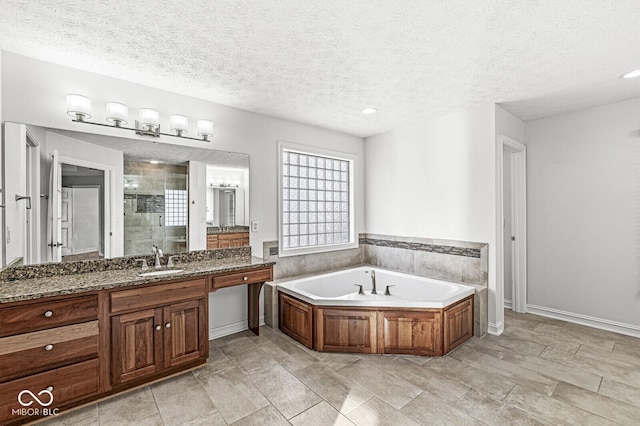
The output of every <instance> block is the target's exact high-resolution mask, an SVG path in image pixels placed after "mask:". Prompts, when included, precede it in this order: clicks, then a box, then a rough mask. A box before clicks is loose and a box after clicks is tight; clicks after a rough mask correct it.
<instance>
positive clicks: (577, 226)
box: [527, 99, 640, 335]
mask: <svg viewBox="0 0 640 426" xmlns="http://www.w3.org/2000/svg"><path fill="white" fill-rule="evenodd" d="M527 150H528V164H527V168H528V181H527V183H528V196H529V199H528V209H527V213H528V225H529V226H528V237H529V240H528V241H529V245H528V251H529V259H528V262H529V274H528V282H529V291H528V303H529V305H535V306H537V307H541V308H544V309H547V310H548V309H553V310H557V311H561V313H568V314H569V315H573V314H576V315H580V316H588V317H594V318H595V319H596V322H598V321H597V319H603V320H605V321H613V322H619V323H624V324H628V325H631V326H632V327H635V332H636V334H637V335H640V99H634V100H630V101H626V102H620V103H616V104H612V105H607V106H603V107H599V108H592V109H588V110H584V111H579V112H575V113H571V114H564V115H560V116H556V117H550V118H544V119H540V120H535V121H532V122H529V123H527ZM582 319H585V318H582ZM587 319H588V318H587ZM600 325H602V323H601V324H600Z"/></svg>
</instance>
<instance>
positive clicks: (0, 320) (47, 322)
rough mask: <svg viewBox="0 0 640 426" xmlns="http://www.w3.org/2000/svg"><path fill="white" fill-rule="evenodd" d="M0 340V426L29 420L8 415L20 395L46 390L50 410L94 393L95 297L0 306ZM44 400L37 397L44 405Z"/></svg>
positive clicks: (96, 347) (96, 353) (17, 406)
mask: <svg viewBox="0 0 640 426" xmlns="http://www.w3.org/2000/svg"><path fill="white" fill-rule="evenodd" d="M0 336H3V337H1V338H0V424H10V423H21V422H25V421H31V420H35V418H34V417H20V415H19V414H17V412H16V413H14V412H13V410H17V409H20V408H23V407H22V406H21V405H20V404H19V403H18V394H19V393H20V392H21V391H23V390H28V391H30V392H32V393H33V394H34V395H38V393H39V392H41V391H43V390H48V391H50V392H51V394H52V395H53V400H54V404H53V405H51V408H54V407H55V408H60V407H67V406H69V405H70V404H72V403H73V402H75V401H79V400H84V399H86V398H89V397H91V396H95V395H97V394H98V392H99V390H100V375H99V363H100V360H99V348H100V344H99V327H98V295H97V294H95V293H94V294H89V295H83V296H80V297H69V296H65V297H52V298H47V299H39V300H37V301H29V302H16V303H13V304H9V305H8V306H6V307H0ZM43 395H45V396H46V394H43ZM45 396H41V398H42V399H43V401H45V402H46V399H45ZM25 398H26V399H29V398H28V397H25ZM25 402H26V400H25ZM33 405H34V406H36V407H39V406H38V405H37V404H33ZM40 408H41V407H40Z"/></svg>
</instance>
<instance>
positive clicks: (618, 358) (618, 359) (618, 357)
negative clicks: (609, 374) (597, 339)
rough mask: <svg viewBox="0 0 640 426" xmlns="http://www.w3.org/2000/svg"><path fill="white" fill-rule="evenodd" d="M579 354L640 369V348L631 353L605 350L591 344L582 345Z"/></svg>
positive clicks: (624, 366)
mask: <svg viewBox="0 0 640 426" xmlns="http://www.w3.org/2000/svg"><path fill="white" fill-rule="evenodd" d="M577 355H582V356H585V357H588V358H593V359H595V360H599V361H605V362H608V363H610V364H614V365H617V366H619V367H623V368H628V369H630V370H635V371H640V350H639V351H637V352H635V353H634V354H629V353H625V352H615V351H614V352H610V351H605V350H602V349H596V348H592V347H591V346H581V347H580V349H578V352H577Z"/></svg>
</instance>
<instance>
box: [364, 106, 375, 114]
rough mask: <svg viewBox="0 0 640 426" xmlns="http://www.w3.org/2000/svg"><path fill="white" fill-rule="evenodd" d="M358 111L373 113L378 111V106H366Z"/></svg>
mask: <svg viewBox="0 0 640 426" xmlns="http://www.w3.org/2000/svg"><path fill="white" fill-rule="evenodd" d="M360 112H361V113H363V114H375V113H376V112H378V108H373V107H367V108H363V109H362V110H361V111H360Z"/></svg>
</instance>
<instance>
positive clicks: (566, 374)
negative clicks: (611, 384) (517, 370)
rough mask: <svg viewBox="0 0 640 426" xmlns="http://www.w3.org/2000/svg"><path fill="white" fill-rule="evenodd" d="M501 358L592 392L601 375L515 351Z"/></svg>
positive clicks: (595, 389)
mask: <svg viewBox="0 0 640 426" xmlns="http://www.w3.org/2000/svg"><path fill="white" fill-rule="evenodd" d="M503 359H504V360H505V361H507V362H510V363H512V364H515V365H517V366H520V367H523V368H528V369H529V370H533V371H536V372H538V373H540V374H544V375H545V376H548V377H549V378H553V379H555V380H562V381H565V382H567V383H571V384H574V385H576V386H580V387H583V388H585V389H588V390H590V391H594V392H595V391H597V390H598V386H600V381H601V380H602V377H601V376H599V375H596V374H592V373H589V372H586V371H583V370H581V369H578V368H573V367H569V366H567V365H565V364H560V363H558V362H555V361H553V360H549V359H543V358H539V357H534V356H529V355H522V354H517V353H511V354H507V355H505V356H504V358H503Z"/></svg>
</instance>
